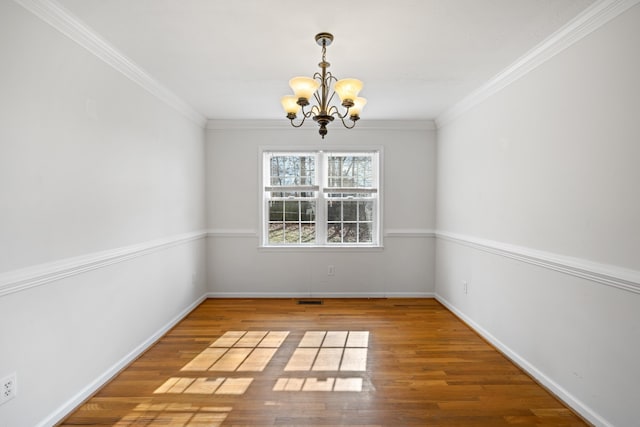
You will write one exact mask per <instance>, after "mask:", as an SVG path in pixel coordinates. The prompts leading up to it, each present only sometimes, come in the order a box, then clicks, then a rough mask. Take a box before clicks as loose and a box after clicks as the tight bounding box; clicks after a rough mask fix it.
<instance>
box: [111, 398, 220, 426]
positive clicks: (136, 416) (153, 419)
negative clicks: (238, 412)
mask: <svg viewBox="0 0 640 427" xmlns="http://www.w3.org/2000/svg"><path fill="white" fill-rule="evenodd" d="M230 411H231V408H230V407H216V406H203V407H199V406H193V405H191V404H177V403H141V404H139V405H137V406H136V407H135V408H134V409H133V411H131V412H130V413H129V414H127V415H126V416H124V417H123V418H122V419H120V420H119V421H118V422H117V423H115V424H114V427H129V426H141V425H145V426H161V425H162V426H172V427H203V426H207V427H218V426H221V425H222V423H223V421H224V420H225V419H226V418H227V415H229V412H230Z"/></svg>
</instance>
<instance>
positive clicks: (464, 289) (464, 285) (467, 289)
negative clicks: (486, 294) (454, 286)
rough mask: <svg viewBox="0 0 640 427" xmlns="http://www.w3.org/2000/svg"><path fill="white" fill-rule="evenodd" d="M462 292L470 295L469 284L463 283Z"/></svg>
mask: <svg viewBox="0 0 640 427" xmlns="http://www.w3.org/2000/svg"><path fill="white" fill-rule="evenodd" d="M462 291H463V292H464V293H465V294H468V293H469V284H468V283H467V282H462Z"/></svg>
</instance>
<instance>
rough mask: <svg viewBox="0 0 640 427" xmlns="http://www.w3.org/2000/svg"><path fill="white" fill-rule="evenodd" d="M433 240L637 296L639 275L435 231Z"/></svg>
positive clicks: (551, 254) (569, 258)
mask: <svg viewBox="0 0 640 427" xmlns="http://www.w3.org/2000/svg"><path fill="white" fill-rule="evenodd" d="M436 237H437V238H438V239H442V240H448V241H450V242H454V243H457V244H460V245H464V246H468V247H471V248H474V249H478V250H481V251H484V252H488V253H491V254H494V255H500V256H503V257H506V258H511V259H515V260H518V261H522V262H526V263H528V264H532V265H536V266H539V267H544V268H547V269H549V270H554V271H558V272H560V273H565V274H569V275H571V276H575V277H579V278H581V279H585V280H590V281H592V282H595V283H600V284H602V285H607V286H611V287H614V288H618V289H622V290H625V291H629V292H633V293H636V294H640V271H636V270H629V269H625V268H622V267H618V266H615V265H609V264H601V263H596V262H592V261H588V260H585V259H581V258H574V257H568V256H564V255H560V254H556V253H552V252H545V251H539V250H536V249H532V248H527V247H522V246H516V245H511V244H507V243H502V242H496V241H493V240H487V239H481V238H478V237H473V236H466V235H461V234H456V233H450V232H448V231H436Z"/></svg>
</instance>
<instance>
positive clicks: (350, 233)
mask: <svg viewBox="0 0 640 427" xmlns="http://www.w3.org/2000/svg"><path fill="white" fill-rule="evenodd" d="M343 227H344V231H343V240H342V241H343V242H344V243H357V242H358V224H356V223H355V222H345V223H344V224H343Z"/></svg>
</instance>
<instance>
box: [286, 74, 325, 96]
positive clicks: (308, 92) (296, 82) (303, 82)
mask: <svg viewBox="0 0 640 427" xmlns="http://www.w3.org/2000/svg"><path fill="white" fill-rule="evenodd" d="M289 86H291V89H293V93H294V94H295V96H296V98H305V99H311V97H312V96H313V94H314V92H315V91H316V90H318V87H320V83H318V81H317V80H315V79H312V78H311V77H294V78H292V79H291V80H289Z"/></svg>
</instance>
